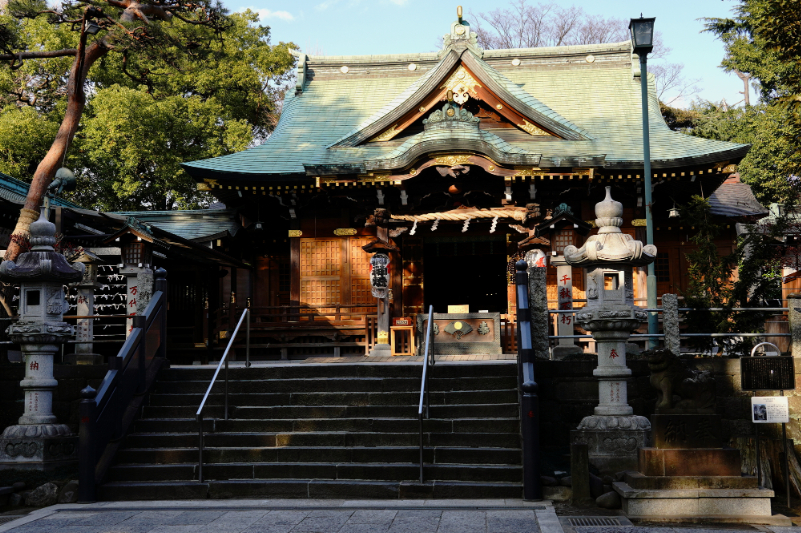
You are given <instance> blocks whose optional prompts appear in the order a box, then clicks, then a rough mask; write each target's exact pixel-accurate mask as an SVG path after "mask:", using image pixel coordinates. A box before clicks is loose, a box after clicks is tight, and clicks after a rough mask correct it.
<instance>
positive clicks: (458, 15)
mask: <svg viewBox="0 0 801 533" xmlns="http://www.w3.org/2000/svg"><path fill="white" fill-rule="evenodd" d="M456 18H458V19H459V24H461V23H462V6H456Z"/></svg>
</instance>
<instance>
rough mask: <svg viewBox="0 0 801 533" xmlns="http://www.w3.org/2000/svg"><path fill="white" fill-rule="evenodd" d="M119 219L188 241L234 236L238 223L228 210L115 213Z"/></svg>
mask: <svg viewBox="0 0 801 533" xmlns="http://www.w3.org/2000/svg"><path fill="white" fill-rule="evenodd" d="M109 214H111V215H117V216H120V217H135V218H136V219H137V220H139V221H140V222H144V223H147V224H152V225H153V226H156V227H157V228H159V229H162V230H164V231H168V232H170V233H172V234H174V235H178V236H179V237H183V238H184V239H187V240H190V241H204V240H208V239H211V238H217V237H218V236H220V235H221V234H223V233H225V232H227V233H228V234H230V235H236V232H237V231H238V230H239V222H238V221H237V218H236V212H235V211H233V210H230V209H195V210H186V211H116V212H113V213H109Z"/></svg>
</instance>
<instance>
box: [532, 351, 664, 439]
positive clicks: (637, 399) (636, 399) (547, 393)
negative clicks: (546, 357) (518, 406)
mask: <svg viewBox="0 0 801 533" xmlns="http://www.w3.org/2000/svg"><path fill="white" fill-rule="evenodd" d="M596 364H597V363H596V357H595V356H594V355H591V356H590V355H587V356H578V357H575V358H573V357H571V358H570V359H568V360H562V361H543V360H537V363H536V367H535V370H534V373H535V376H536V380H537V384H538V385H539V390H540V421H541V424H540V435H541V444H542V446H543V447H545V448H566V447H568V446H569V445H570V431H571V430H574V429H576V427H577V426H578V425H579V422H581V419H582V418H584V417H585V416H589V415H592V414H593V408H594V407H595V406H596V405H598V378H596V377H595V376H593V375H592V371H593V370H594V369H595V367H596ZM629 368H631V370H632V377H631V378H630V380H629V386H628V394H629V404H630V405H631V406H632V407H634V414H635V415H640V416H650V415H651V414H652V413H653V410H654V405H655V403H656V392H655V391H654V390H653V389H652V388H651V386H650V385H649V383H648V379H649V373H648V365H647V363H646V362H645V361H629Z"/></svg>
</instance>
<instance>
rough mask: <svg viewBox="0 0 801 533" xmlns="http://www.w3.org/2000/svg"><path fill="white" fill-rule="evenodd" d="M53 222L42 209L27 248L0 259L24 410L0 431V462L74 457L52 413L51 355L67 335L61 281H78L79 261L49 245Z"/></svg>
mask: <svg viewBox="0 0 801 533" xmlns="http://www.w3.org/2000/svg"><path fill="white" fill-rule="evenodd" d="M55 233H56V226H55V225H54V224H52V223H51V222H50V221H48V220H47V219H46V218H45V216H44V210H43V211H42V213H41V215H40V217H39V220H37V221H36V222H34V223H33V224H31V226H30V240H31V245H32V246H33V248H32V249H31V251H30V252H25V253H23V254H20V256H19V257H18V258H17V261H16V262H13V261H4V262H3V263H2V264H0V280H3V281H5V282H9V283H18V284H19V285H20V305H19V320H17V322H15V323H13V324H11V325H10V326H9V327H8V329H7V330H6V332H7V333H8V336H9V337H10V338H11V340H12V341H13V342H15V343H18V344H19V345H20V349H21V350H22V354H23V361H24V364H25V379H23V380H22V381H21V382H20V385H21V386H22V388H23V390H24V391H25V412H24V414H23V415H22V416H21V417H20V419H19V423H18V424H17V425H15V426H9V427H8V428H6V429H5V431H4V432H3V434H2V436H0V467H6V468H9V467H13V468H30V469H36V470H43V469H46V468H51V467H54V466H58V465H60V464H63V463H65V462H70V461H75V460H76V459H77V456H76V449H77V437H75V436H73V435H72V432H71V431H70V429H69V427H67V425H65V424H58V423H57V420H56V417H55V416H54V415H53V390H54V389H55V388H56V385H57V384H58V382H57V381H56V380H55V379H53V356H54V354H55V353H56V352H57V351H58V349H59V348H58V344H60V343H62V342H64V341H65V340H66V339H67V337H70V336H72V334H73V328H72V326H71V325H69V324H67V323H66V322H64V320H63V317H64V311H65V310H66V309H67V303H66V300H65V299H64V285H65V284H68V283H74V282H77V281H80V280H81V279H82V278H83V272H84V266H83V265H82V264H81V263H75V264H72V265H70V264H69V263H67V260H66V259H65V258H64V256H62V255H61V254H59V253H57V252H56V251H55V250H54V249H53V245H54V244H55V242H56V238H55Z"/></svg>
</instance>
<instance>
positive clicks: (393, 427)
mask: <svg viewBox="0 0 801 533" xmlns="http://www.w3.org/2000/svg"><path fill="white" fill-rule="evenodd" d="M197 430H198V427H197V421H196V420H186V421H173V420H140V421H138V422H136V425H135V431H134V432H135V433H193V434H194V433H195V432H197ZM204 430H205V431H206V432H211V431H213V432H215V433H226V432H239V433H253V432H268V433H289V432H293V431H297V432H311V431H353V432H391V433H398V432H414V433H417V432H418V431H419V422H418V421H417V420H414V419H410V418H409V417H405V418H387V417H383V418H303V419H292V418H276V419H262V420H259V419H255V420H252V419H229V420H214V421H212V420H204ZM423 431H425V432H431V431H435V432H439V433H443V432H455V433H468V432H475V433H517V432H519V431H520V422H519V420H518V419H517V418H456V419H451V418H445V419H434V418H430V419H425V420H423Z"/></svg>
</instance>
